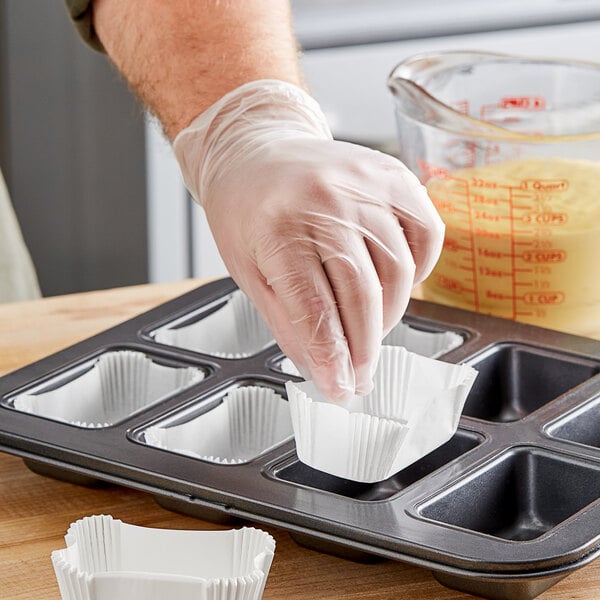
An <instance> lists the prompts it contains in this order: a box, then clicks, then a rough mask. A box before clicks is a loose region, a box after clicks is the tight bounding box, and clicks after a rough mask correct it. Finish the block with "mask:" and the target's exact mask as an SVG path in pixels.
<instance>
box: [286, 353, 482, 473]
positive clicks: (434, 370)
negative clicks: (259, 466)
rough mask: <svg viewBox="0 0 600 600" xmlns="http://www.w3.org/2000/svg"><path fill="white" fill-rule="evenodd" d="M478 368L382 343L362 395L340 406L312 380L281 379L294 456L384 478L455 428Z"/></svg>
mask: <svg viewBox="0 0 600 600" xmlns="http://www.w3.org/2000/svg"><path fill="white" fill-rule="evenodd" d="M476 375H477V372H476V371H475V369H473V368H472V367H470V366H467V365H456V364H450V363H445V362H441V361H438V360H434V359H431V358H427V357H424V356H420V355H417V354H414V353H412V352H408V351H407V350H406V349H405V348H394V347H390V346H384V347H382V350H381V358H380V360H379V365H378V367H377V371H376V374H375V378H374V384H375V387H374V389H373V391H372V392H371V393H370V394H369V395H367V396H356V397H355V398H354V399H353V400H352V401H351V402H349V403H348V404H347V405H345V406H341V405H339V404H334V403H332V402H329V401H327V400H326V399H325V398H323V397H322V396H321V395H320V393H319V392H318V390H317V389H316V387H315V386H314V384H313V383H312V382H311V381H307V382H303V383H294V382H291V381H288V382H287V384H286V388H287V393H288V400H289V403H290V409H291V413H292V424H293V427H294V436H295V439H296V451H297V453H298V458H299V459H300V460H301V461H302V462H303V463H305V464H307V465H309V466H311V467H313V468H315V469H318V470H320V471H324V472H326V473H330V474H331V475H336V476H338V477H342V478H345V479H351V480H354V481H361V482H365V483H373V482H376V481H383V480H384V479H387V478H388V477H391V476H392V475H394V474H395V473H397V472H398V471H400V470H402V469H404V468H405V467H407V466H408V465H410V464H412V463H413V462H415V461H417V460H418V459H420V458H422V457H423V456H425V455H426V454H428V453H429V452H431V451H432V450H434V449H435V448H437V447H439V446H441V445H442V444H443V443H445V442H446V441H448V440H449V439H450V438H451V437H452V436H453V435H454V433H455V432H456V429H457V427H458V421H459V418H460V414H461V412H462V409H463V406H464V403H465V400H466V398H467V395H468V393H469V391H470V389H471V387H472V385H473V382H474V381H475V377H476Z"/></svg>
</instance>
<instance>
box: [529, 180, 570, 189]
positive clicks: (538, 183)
mask: <svg viewBox="0 0 600 600" xmlns="http://www.w3.org/2000/svg"><path fill="white" fill-rule="evenodd" d="M522 188H523V189H525V190H535V191H536V192H564V191H566V190H568V189H569V181H568V180H567V179H525V180H523V182H522Z"/></svg>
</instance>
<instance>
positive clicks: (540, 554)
mask: <svg viewBox="0 0 600 600" xmlns="http://www.w3.org/2000/svg"><path fill="white" fill-rule="evenodd" d="M235 291H236V287H235V284H234V283H233V282H232V281H231V280H229V279H225V280H220V281H216V282H213V283H210V284H208V285H206V286H203V287H200V288H198V289H196V290H194V291H192V292H190V293H188V294H185V295H184V296H181V297H179V298H176V299H175V300H172V301H170V302H167V303H165V304H163V305H161V306H159V307H157V308H155V309H153V310H151V311H149V312H147V313H145V314H143V315H140V316H138V317H136V318H134V319H132V320H130V321H127V322H125V323H123V324H121V325H118V326H117V327H114V328H113V329H110V330H108V331H106V332H103V333H101V334H99V335H97V336H95V337H93V338H90V339H88V340H86V341H83V342H81V343H79V344H76V345H74V346H72V347H70V348H67V349H65V350H63V351H61V352H59V353H57V354H54V355H52V356H49V357H47V358H45V359H43V360H41V361H39V362H37V363H34V364H32V365H29V366H27V367H25V368H23V369H20V370H18V371H15V372H14V373H11V374H9V375H6V376H5V377H3V378H1V379H0V448H1V449H3V450H5V451H7V452H10V453H13V454H16V455H19V456H21V457H23V458H24V459H25V461H26V463H27V465H28V466H29V467H30V468H32V469H33V470H35V471H36V472H40V473H42V474H45V475H50V476H55V477H60V478H63V479H67V480H70V481H74V482H77V483H81V484H88V485H90V484H105V483H113V484H119V485H125V486H129V487H132V488H135V489H138V490H142V491H145V492H148V493H150V494H153V495H154V496H155V498H156V500H157V501H158V502H159V503H160V504H161V505H163V506H165V507H167V508H170V509H172V510H176V511H179V512H184V513H187V514H191V515H194V516H197V517H199V518H202V519H208V520H214V521H218V522H237V521H238V520H240V519H241V520H251V521H253V522H256V523H264V524H268V525H275V526H278V527H281V528H284V529H286V530H288V531H289V532H290V533H291V534H292V536H293V537H294V539H296V540H297V541H298V542H299V543H301V544H304V545H307V546H309V547H312V548H315V549H317V550H320V551H323V552H333V553H336V554H340V555H343V556H346V557H348V558H353V559H359V560H369V559H371V558H388V559H394V560H400V561H404V562H407V563H411V564H413V565H417V566H421V567H424V568H428V569H431V570H432V571H433V574H434V576H435V577H436V578H437V579H438V580H439V581H440V582H441V583H443V584H444V585H447V586H449V587H452V588H456V589H460V590H463V591H466V592H469V593H472V594H477V595H480V596H483V597H487V598H502V599H521V598H534V597H535V596H537V595H538V594H540V593H542V592H543V591H544V590H546V589H547V588H548V587H550V586H552V585H553V584H555V583H556V582H558V581H559V580H560V579H562V578H563V577H565V576H566V575H568V574H569V573H571V572H572V571H574V570H575V569H577V568H579V567H582V566H584V565H586V564H588V563H589V562H591V561H592V560H593V559H594V558H596V556H597V555H598V554H599V553H600V502H599V499H600V377H599V376H598V373H600V342H599V341H595V340H592V339H587V338H583V337H577V336H571V335H567V334H563V333H558V332H555V331H550V330H546V329H542V328H537V327H533V326H528V325H524V324H519V323H515V322H512V321H507V320H504V319H498V318H494V317H489V316H486V315H481V314H476V313H471V312H467V311H462V310H458V309H453V308H449V307H445V306H441V305H436V304H432V303H428V302H423V301H417V300H413V301H411V303H410V306H409V310H408V312H407V314H406V316H405V318H404V322H405V323H407V324H408V325H410V326H411V327H413V328H415V329H421V330H424V331H429V332H446V331H449V332H454V333H457V334H458V335H460V336H461V337H462V344H461V345H460V346H458V347H456V348H454V349H452V350H450V351H449V352H448V353H446V354H445V355H443V356H442V357H441V359H442V360H445V361H448V362H465V363H468V364H470V365H472V366H473V367H475V368H476V369H477V370H478V371H479V375H478V377H477V379H476V381H475V384H474V386H473V389H472V390H471V393H470V395H469V397H468V399H467V402H466V405H465V409H464V412H463V416H462V418H461V420H460V425H459V429H458V432H457V433H456V435H455V436H454V437H453V438H452V439H451V440H450V441H448V442H447V443H446V444H444V445H443V446H441V447H440V448H438V449H437V450H435V451H434V452H431V453H430V454H429V455H427V456H425V457H424V458H422V459H421V460H419V461H418V462H417V463H414V464H413V465H411V466H409V467H408V468H406V469H404V470H403V471H401V472H399V473H397V474H396V475H394V476H393V477H391V478H389V479H387V480H386V481H383V482H380V483H376V484H364V483H357V482H353V481H347V480H343V479H339V478H337V477H334V476H331V475H327V474H325V473H321V472H319V471H316V470H314V469H311V468H310V467H308V466H306V465H304V464H302V463H300V462H299V461H298V458H297V456H296V453H295V448H294V441H293V438H292V437H290V436H289V435H288V433H289V432H288V433H285V432H284V433H283V434H282V436H283V437H282V438H281V439H279V440H276V443H274V444H271V445H270V446H269V447H268V448H265V449H264V450H262V451H261V450H260V449H259V450H258V451H257V452H256V453H255V454H254V455H250V458H246V459H245V460H243V461H241V462H239V463H236V464H225V463H219V462H214V461H211V460H206V459H204V458H199V457H198V456H194V455H192V454H186V453H182V452H180V451H176V449H174V448H169V447H168V446H167V448H164V447H157V446H155V445H150V444H149V443H148V440H147V439H146V436H148V437H150V434H149V433H148V432H149V428H152V427H155V426H161V425H162V426H164V427H163V428H169V427H173V426H177V425H180V424H185V423H186V422H189V421H190V419H195V418H200V419H202V418H204V417H206V415H207V414H209V413H210V411H211V410H213V409H215V407H218V406H220V405H221V404H222V403H223V402H224V400H223V399H224V397H225V396H226V395H227V394H229V393H231V391H232V390H238V389H239V388H246V387H258V388H268V389H269V390H272V391H273V392H274V394H275V395H279V396H281V397H283V398H284V399H285V382H286V381H287V380H289V379H299V378H297V377H294V376H290V375H287V374H286V373H284V372H283V371H282V369H281V362H282V359H283V358H284V357H283V355H282V353H281V351H280V350H279V348H278V347H277V346H276V345H275V343H274V342H272V343H268V341H267V343H265V341H264V340H260V344H259V347H257V348H256V349H255V351H254V352H250V353H246V354H244V355H242V356H238V357H235V358H231V357H227V356H226V355H225V354H223V353H222V352H217V353H215V355H213V354H211V353H210V351H207V350H205V349H203V350H202V351H200V350H198V349H195V350H193V349H183V348H180V347H177V346H174V345H171V344H170V343H165V341H164V338H163V337H161V335H157V332H160V331H164V330H165V328H166V329H169V327H171V328H177V327H181V326H186V325H187V324H189V323H197V322H201V321H202V320H203V319H208V318H210V315H211V314H214V313H215V311H217V310H219V309H220V307H223V306H224V305H226V303H227V301H228V299H229V298H230V297H231V294H234V293H235ZM173 324H174V325H173ZM228 332H230V328H229V327H227V326H225V327H224V328H223V336H226V335H228V334H229V333H228ZM157 338H158V339H157ZM159 339H160V340H163V341H158V340H159ZM217 341H218V342H219V343H220V342H221V341H222V340H217ZM124 352H125V353H128V356H130V357H131V356H134V357H137V358H130V359H127V360H133V361H138V362H140V363H143V368H144V369H147V370H148V369H149V370H150V371H152V372H159V373H162V372H163V371H160V369H164V370H165V371H164V372H165V373H166V372H172V371H173V370H176V371H177V370H179V371H180V372H181V373H188V374H190V373H191V374H192V376H190V377H187V375H186V376H183V377H182V376H180V374H177V373H176V374H175V375H172V376H171V375H169V377H170V378H171V379H169V382H171V383H170V384H169V383H164V382H165V381H166V379H165V378H166V377H167V376H166V375H165V376H164V377H163V376H162V375H159V376H158V379H157V378H156V377H157V376H155V375H152V377H155V379H154V380H153V381H161V382H162V383H160V386H163V387H161V388H160V394H159V397H158V398H157V397H156V395H157V394H154V395H153V397H152V399H151V401H150V402H148V403H147V404H144V403H143V402H142V403H141V404H137V405H135V406H132V409H131V412H130V413H128V414H126V415H123V414H120V415H118V413H117V415H118V418H115V419H113V420H109V422H106V423H92V424H90V423H86V422H85V423H84V422H82V423H78V424H72V423H68V422H66V421H65V419H64V415H63V416H60V415H59V416H58V417H57V416H56V415H55V414H53V413H51V412H46V409H45V408H43V409H39V407H38V408H35V406H34V407H33V408H32V407H31V406H29V405H28V406H29V408H28V409H27V410H25V409H23V406H24V405H23V404H22V402H23V399H25V401H27V402H29V400H31V396H41V398H36V399H34V400H35V402H38V404H41V405H43V406H47V404H48V403H60V402H63V400H64V398H66V397H67V396H68V395H69V394H70V397H71V399H70V400H69V402H71V403H72V405H73V406H76V407H78V408H80V404H79V402H83V398H82V399H81V400H78V398H80V397H83V396H85V394H84V393H80V392H79V391H77V389H76V388H75V387H73V388H71V391H69V392H68V393H67V392H64V393H63V391H64V390H67V389H68V386H69V385H71V386H76V385H79V383H77V381H78V380H79V379H80V378H81V377H82V376H85V377H87V378H89V380H90V383H88V384H86V386H87V387H86V389H88V390H89V389H92V388H93V389H95V390H96V392H95V393H97V394H99V395H103V396H106V394H108V395H110V394H117V395H118V394H119V393H122V392H121V391H118V392H115V391H114V390H122V389H123V386H125V387H126V385H127V382H125V383H123V381H122V380H120V379H119V378H118V377H117V379H116V380H115V379H114V377H113V379H110V377H109V383H108V384H107V383H106V382H105V380H106V376H102V377H104V379H103V378H102V377H101V376H100V375H98V374H96V373H94V369H95V368H96V367H97V366H98V365H99V364H100V360H99V359H100V358H101V357H102V356H104V355H107V354H111V353H113V354H114V353H117V354H118V353H124ZM140 357H141V358H140ZM104 362H107V363H108V362H110V360H107V361H104ZM156 365H158V366H156ZM102 368H105V367H102ZM140 368H142V367H140ZM118 369H119V368H116V370H117V371H118ZM157 369H158V370H157ZM189 369H191V371H189ZM144 372H146V371H144ZM136 373H137V371H136ZM198 373H201V375H200V376H198ZM111 377H112V376H111ZM115 381H116V383H115ZM140 381H142V380H141V379H140V380H139V381H137V380H136V383H135V385H137V386H138V387H137V388H135V389H143V390H147V389H148V388H147V387H144V386H145V385H146V386H148V385H154V386H155V387H156V386H157V385H159V384H156V383H154V384H148V383H147V382H146V383H144V382H143V381H142V382H141V383H140ZM99 382H100V383H99ZM160 386H159V387H160ZM73 390H75V392H73ZM107 390H108V391H107ZM111 390H112V391H111ZM269 393H270V391H269ZM63 396H64V398H63ZM65 402H66V400H65ZM27 411H29V412H27ZM81 420H82V421H85V419H81ZM207 422H208V421H207ZM200 431H201V430H200ZM211 435H214V432H212V434H211ZM271 441H272V440H271ZM299 577H301V575H299Z"/></svg>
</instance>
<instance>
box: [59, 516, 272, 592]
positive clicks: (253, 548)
mask: <svg viewBox="0 0 600 600" xmlns="http://www.w3.org/2000/svg"><path fill="white" fill-rule="evenodd" d="M65 541H66V545H67V547H66V548H65V549H62V550H55V551H54V552H52V563H53V565H54V571H55V573H56V578H57V580H58V585H59V588H60V593H61V596H62V599H63V600H138V599H139V600H217V599H218V600H260V598H261V597H262V594H263V590H264V587H265V584H266V580H267V576H268V574H269V569H270V567H271V562H272V560H273V555H274V552H275V540H274V539H273V538H272V536H270V535H269V534H268V533H266V532H264V531H261V530H260V529H254V528H251V527H244V528H242V529H237V530H228V531H193V530H192V531H185V530H168V529H152V528H147V527H138V526H135V525H129V524H126V523H123V522H122V521H119V520H117V519H113V518H112V517H111V516H106V515H98V516H92V517H85V518H83V519H80V520H79V521H76V522H75V523H72V524H71V526H70V527H69V530H68V532H67V535H66V536H65Z"/></svg>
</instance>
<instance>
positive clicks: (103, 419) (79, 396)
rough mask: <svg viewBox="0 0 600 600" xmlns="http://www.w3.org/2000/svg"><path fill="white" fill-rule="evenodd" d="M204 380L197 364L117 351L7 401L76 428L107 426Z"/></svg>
mask: <svg viewBox="0 0 600 600" xmlns="http://www.w3.org/2000/svg"><path fill="white" fill-rule="evenodd" d="M202 379H204V371H202V370H201V369H199V368H197V367H191V366H183V365H177V364H174V363H172V362H167V363H165V362H164V361H160V360H159V359H156V358H153V357H151V356H149V355H147V354H144V353H142V352H135V351H131V350H116V351H113V352H106V353H103V354H101V355H100V356H97V357H95V358H93V359H91V360H88V361H86V362H84V363H83V364H81V365H78V366H77V367H74V368H72V369H69V370H67V371H66V372H64V373H61V374H60V375H57V376H56V377H52V378H50V379H49V380H47V381H45V382H44V383H43V384H41V385H38V386H35V387H32V388H31V389H29V390H27V391H25V392H23V393H20V394H18V395H16V396H13V397H12V398H11V399H10V400H9V401H8V402H7V404H8V406H10V407H12V408H14V409H15V410H19V411H23V412H27V413H31V414H33V415H37V416H40V417H45V418H47V419H53V420H56V421H64V422H66V423H70V424H71V425H76V426H78V427H87V428H99V427H108V426H110V425H114V424H115V423H118V422H119V421H122V420H123V419H126V418H127V417H130V416H131V415H133V414H135V413H136V412H138V411H140V410H142V409H144V408H147V407H149V406H152V405H153V404H155V403H157V402H159V401H160V400H161V399H164V398H166V397H168V396H170V395H173V394H175V393H176V392H180V391H181V390H183V389H185V388H187V387H189V386H191V385H194V384H195V383H198V382H200V381H201V380H202Z"/></svg>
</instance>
